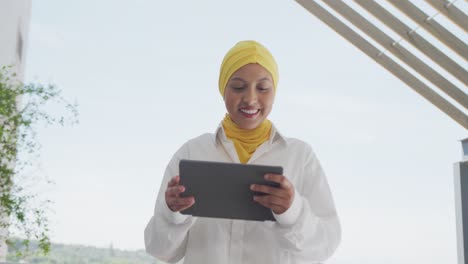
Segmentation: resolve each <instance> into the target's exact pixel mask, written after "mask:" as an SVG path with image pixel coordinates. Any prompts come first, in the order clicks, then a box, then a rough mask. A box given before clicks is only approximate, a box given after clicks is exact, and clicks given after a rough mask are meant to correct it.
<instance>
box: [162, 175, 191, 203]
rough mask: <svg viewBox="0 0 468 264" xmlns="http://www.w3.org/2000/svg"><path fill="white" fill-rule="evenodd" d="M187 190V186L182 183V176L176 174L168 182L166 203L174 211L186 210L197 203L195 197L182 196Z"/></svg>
mask: <svg viewBox="0 0 468 264" xmlns="http://www.w3.org/2000/svg"><path fill="white" fill-rule="evenodd" d="M184 191H185V187H184V186H182V185H180V176H179V175H177V176H174V177H172V179H171V180H170V181H169V183H168V184H167V188H166V204H167V207H169V209H171V211H173V212H179V211H182V210H185V209H187V208H189V207H190V206H192V205H193V204H194V203H195V197H193V196H189V197H180V194H181V193H183V192H184Z"/></svg>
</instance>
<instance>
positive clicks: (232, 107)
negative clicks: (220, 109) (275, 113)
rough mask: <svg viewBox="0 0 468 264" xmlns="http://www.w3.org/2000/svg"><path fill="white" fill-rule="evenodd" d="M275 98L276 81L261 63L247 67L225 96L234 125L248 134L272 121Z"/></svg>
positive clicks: (232, 80)
mask: <svg viewBox="0 0 468 264" xmlns="http://www.w3.org/2000/svg"><path fill="white" fill-rule="evenodd" d="M274 98H275V90H274V83H273V78H272V77H271V74H270V73H269V72H268V71H267V70H266V69H265V68H263V67H262V66H261V65H260V64H257V63H251V64H247V65H244V66H242V67H241V68H239V69H238V70H237V71H236V72H234V73H233V74H232V76H231V78H229V81H228V83H227V85H226V89H225V92H224V102H225V104H226V109H227V111H228V113H229V115H230V117H231V119H232V121H233V122H234V123H235V124H236V125H237V126H238V127H239V128H241V129H245V130H251V129H254V128H256V127H258V126H259V125H260V124H261V123H262V122H263V121H264V120H265V119H266V118H267V117H268V115H269V114H270V112H271V109H272V106H273V101H274Z"/></svg>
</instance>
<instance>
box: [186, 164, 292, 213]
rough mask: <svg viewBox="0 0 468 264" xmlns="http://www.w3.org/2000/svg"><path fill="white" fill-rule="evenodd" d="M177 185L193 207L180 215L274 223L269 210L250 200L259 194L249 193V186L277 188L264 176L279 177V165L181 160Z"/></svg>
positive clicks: (281, 170) (275, 184) (281, 171)
mask: <svg viewBox="0 0 468 264" xmlns="http://www.w3.org/2000/svg"><path fill="white" fill-rule="evenodd" d="M179 172H180V184H181V185H183V186H185V192H183V193H182V194H181V196H183V197H187V196H192V195H193V196H194V197H195V204H194V205H193V206H191V207H190V208H187V209H185V210H183V211H181V213H182V214H186V215H193V216H201V217H215V218H228V219H242V220H255V221H267V220H269V221H276V220H275V218H274V216H273V214H272V212H271V209H269V208H266V207H264V206H262V205H261V204H259V203H257V202H255V201H254V200H253V196H254V195H264V194H263V193H258V192H253V191H251V190H250V185H251V184H265V185H269V186H273V187H279V184H278V183H276V182H271V181H267V180H265V179H264V178H263V177H264V175H265V174H267V173H274V174H283V168H282V167H279V166H263V165H251V164H238V163H223V162H210V161H197V160H181V161H180V163H179Z"/></svg>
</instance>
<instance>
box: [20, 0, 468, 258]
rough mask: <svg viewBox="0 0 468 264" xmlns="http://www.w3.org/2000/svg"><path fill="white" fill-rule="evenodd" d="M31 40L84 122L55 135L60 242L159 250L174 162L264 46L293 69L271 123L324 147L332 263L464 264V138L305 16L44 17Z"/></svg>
mask: <svg viewBox="0 0 468 264" xmlns="http://www.w3.org/2000/svg"><path fill="white" fill-rule="evenodd" d="M418 2H420V4H421V5H422V4H423V3H422V1H418ZM457 5H458V6H459V7H461V8H462V9H464V10H465V12H466V6H467V4H466V2H464V1H459V2H457ZM423 7H424V8H427V7H426V6H423ZM427 10H430V9H427ZM432 14H433V13H432ZM436 19H441V21H442V20H443V18H442V16H441V15H439V16H437V17H436ZM420 30H421V29H420ZM455 33H456V34H458V36H459V37H460V38H462V39H464V40H465V41H466V35H465V34H463V33H459V32H458V33H457V32H455ZM29 37H30V38H29V43H28V49H27V65H26V79H27V80H28V81H37V80H39V81H42V82H46V83H47V82H54V83H56V84H57V85H58V86H59V87H60V88H61V89H62V90H63V91H64V95H65V97H67V98H69V99H70V100H72V101H74V100H76V101H77V102H78V104H79V112H80V117H79V119H80V123H79V124H78V125H76V126H74V127H66V128H61V127H52V128H46V129H40V134H39V136H40V137H39V138H40V140H41V143H42V144H43V149H42V158H41V164H42V168H43V171H44V172H45V173H46V174H47V175H48V176H49V177H50V178H51V179H53V180H54V181H55V184H54V185H53V186H51V187H49V188H48V191H47V193H48V194H49V197H50V198H51V199H52V200H53V201H54V214H53V215H52V221H53V224H52V232H53V233H52V240H53V241H54V242H63V243H74V244H77V243H79V244H86V245H95V246H105V247H107V246H109V245H110V244H111V243H112V244H113V246H114V247H115V248H122V249H140V248H143V247H144V244H143V229H144V227H145V225H146V223H147V221H148V220H149V218H150V217H151V215H152V212H153V207H154V202H155V199H156V195H157V192H158V190H159V186H160V182H161V180H162V175H163V172H164V169H165V166H166V164H167V163H168V161H169V159H170V158H171V156H172V155H173V153H174V152H175V151H176V150H177V149H178V148H179V147H180V146H181V145H182V144H183V143H184V142H185V141H186V140H188V139H190V138H193V137H196V136H198V135H200V134H202V133H206V132H214V131H215V129H216V127H217V126H218V124H219V123H220V121H221V120H222V118H223V116H224V114H225V112H226V111H225V108H224V103H223V100H222V98H221V96H220V95H219V93H218V86H217V82H218V79H217V78H218V71H219V65H220V63H221V60H222V58H223V56H224V54H225V53H226V52H227V50H228V49H229V48H231V47H232V46H233V45H234V44H235V43H236V42H238V41H240V40H245V39H254V40H257V41H259V42H261V43H263V44H264V45H265V46H266V47H268V48H269V49H270V51H271V52H272V53H273V55H274V56H275V58H276V60H277V62H278V65H279V74H280V80H279V85H278V91H277V96H276V101H275V105H274V107H273V111H272V113H271V115H270V119H271V120H272V121H273V122H274V123H275V125H276V126H277V127H278V129H279V130H280V131H281V132H283V133H284V134H285V135H286V136H290V137H297V138H300V139H302V140H305V141H306V142H308V143H310V144H311V145H312V147H313V148H314V150H315V152H316V153H317V155H318V157H319V159H320V161H321V163H322V165H323V167H324V170H325V172H326V175H327V177H328V180H329V183H330V186H331V188H332V192H333V195H334V198H335V202H336V206H337V210H338V213H339V215H340V218H341V223H342V228H343V239H342V243H341V245H340V247H339V249H338V251H337V252H336V254H335V256H334V257H333V258H332V259H331V260H330V261H329V263H332V264H341V263H369V264H370V263H398V264H406V263H407V264H414V263H426V264H431V263H434V264H435V263H455V262H456V229H455V206H454V186H453V164H454V163H455V162H457V161H460V160H461V144H460V142H459V140H460V139H463V138H465V137H466V136H467V133H466V131H465V129H464V128H462V127H461V126H460V125H458V124H457V123H455V122H454V121H453V120H451V119H450V118H449V117H447V116H446V115H445V114H444V113H442V112H441V111H440V110H438V109H437V108H436V107H434V106H433V105H431V104H430V103H429V102H428V101H426V100H425V99H423V98H422V97H421V96H420V95H418V94H417V93H415V92H414V91H413V90H411V89H410V88H409V87H408V86H406V85H405V84H403V83H402V82H401V81H400V80H398V79H397V78H396V77H394V76H393V75H391V74H390V73H389V72H387V71H386V70H384V69H383V68H382V67H381V66H379V65H378V64H377V63H375V62H374V61H373V60H371V59H370V58H368V57H367V56H366V55H364V54H363V53H361V52H360V51H359V50H358V49H357V48H355V47H354V46H352V45H351V44H350V43H348V42H347V41H345V40H344V39H343V38H341V37H340V36H339V35H338V34H336V33H335V32H334V31H332V30H331V29H330V28H328V27H327V26H326V25H324V24H323V23H322V22H321V21H319V20H318V19H317V18H315V17H314V16H313V15H311V14H310V13H308V12H307V11H306V10H305V9H303V8H302V7H301V6H300V5H298V4H297V3H296V2H294V1H284V0H283V1H266V0H262V1H260V0H257V1H248V0H243V1H240V0H238V1H230V2H227V1H214V0H213V1H186V2H185V1H144V0H137V1H131V2H130V1H110V0H108V1H89V0H88V1H84V0H83V1H58V0H43V1H33V7H32V17H31V27H30V35H29ZM464 63H466V62H464ZM465 66H466V64H465ZM462 87H463V88H464V89H465V91H466V87H464V86H462Z"/></svg>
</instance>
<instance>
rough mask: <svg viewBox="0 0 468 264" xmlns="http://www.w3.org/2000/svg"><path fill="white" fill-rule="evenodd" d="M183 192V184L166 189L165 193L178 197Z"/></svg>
mask: <svg viewBox="0 0 468 264" xmlns="http://www.w3.org/2000/svg"><path fill="white" fill-rule="evenodd" d="M183 192H185V186H182V185H177V186H173V187H169V188H167V189H166V195H168V196H176V197H179V195H180V194H181V193H183Z"/></svg>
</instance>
